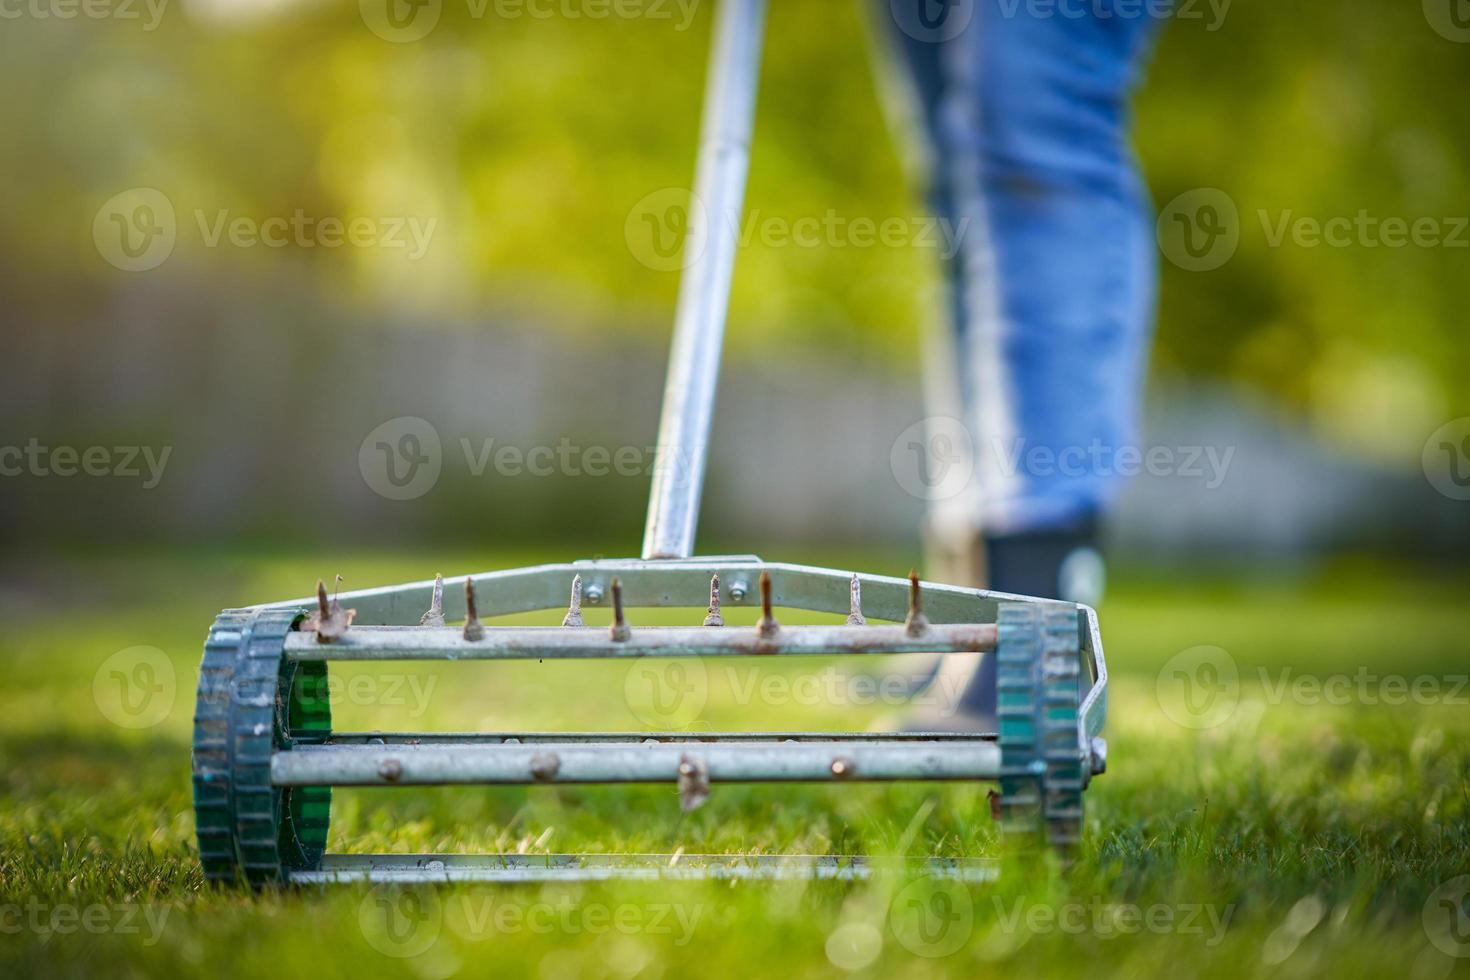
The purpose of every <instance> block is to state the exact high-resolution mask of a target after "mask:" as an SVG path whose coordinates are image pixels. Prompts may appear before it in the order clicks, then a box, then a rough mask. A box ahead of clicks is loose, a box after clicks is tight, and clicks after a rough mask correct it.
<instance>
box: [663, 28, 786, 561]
mask: <svg viewBox="0 0 1470 980" xmlns="http://www.w3.org/2000/svg"><path fill="white" fill-rule="evenodd" d="M765 8H766V4H765V0H724V2H723V3H721V4H720V6H719V8H718V10H717V12H716V18H717V19H716V21H715V27H714V43H713V47H712V49H711V52H710V69H709V78H708V80H707V81H706V83H705V92H704V103H705V109H704V120H703V125H702V131H701V133H700V146H699V162H698V164H697V166H696V168H695V175H694V199H693V200H692V201H691V202H690V207H689V221H688V229H689V232H688V235H687V237H686V238H685V239H684V248H685V255H684V260H685V263H686V264H685V267H684V272H683V277H682V278H681V280H680V282H679V304H678V308H677V312H676V313H675V317H674V341H673V346H672V348H671V349H670V351H669V373H668V377H667V379H666V380H665V382H664V402H663V415H662V417H661V418H660V420H659V426H658V453H657V456H656V458H655V460H654V471H653V488H652V490H651V492H650V495H649V501H648V523H647V524H646V525H645V527H644V531H643V557H644V558H648V559H652V558H688V557H689V556H690V555H691V554H692V553H693V551H694V529H695V525H696V523H697V522H698V520H699V497H700V493H701V492H702V491H703V489H704V469H705V456H706V453H707V450H708V443H709V431H710V421H711V419H712V418H713V416H714V405H715V387H716V384H717V383H718V380H719V371H720V347H721V344H722V343H723V341H724V334H725V315H726V312H727V311H728V309H729V305H730V279H731V276H732V275H733V274H734V271H735V250H736V247H737V246H738V244H739V232H740V215H741V209H742V207H743V204H744V200H745V176H746V172H747V171H748V170H749V168H750V132H751V126H752V124H753V122H754V120H755V95H756V83H757V81H758V80H759V75H760V59H761V40H762V37H761V35H762V30H763V27H764V22H765V12H766V10H765ZM691 251H693V252H694V254H693V255H691V254H690V252H691Z"/></svg>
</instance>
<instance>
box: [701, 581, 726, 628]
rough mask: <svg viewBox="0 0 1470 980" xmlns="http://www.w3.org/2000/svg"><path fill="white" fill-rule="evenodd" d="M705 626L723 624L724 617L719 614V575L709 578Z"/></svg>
mask: <svg viewBox="0 0 1470 980" xmlns="http://www.w3.org/2000/svg"><path fill="white" fill-rule="evenodd" d="M704 625H706V626H724V625H725V618H724V617H723V616H721V615H720V577H719V576H718V575H711V576H710V578H709V614H708V615H706V616H705V617H704Z"/></svg>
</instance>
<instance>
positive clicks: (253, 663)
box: [193, 609, 332, 885]
mask: <svg viewBox="0 0 1470 980" xmlns="http://www.w3.org/2000/svg"><path fill="white" fill-rule="evenodd" d="M300 617H301V611H299V610H274V609H272V610H226V611H225V612H223V613H221V614H220V616H219V618H218V619H216V620H215V623H214V626H213V627H211V628H210V631H209V637H208V639H207V640H206V641H205V644H204V659H203V662H202V663H201V665H200V670H199V693H198V699H197V701H196V704H195V712H194V758H193V782H194V821H195V827H196V833H197V836H198V840H199V859H200V863H201V864H202V865H203V867H204V874H205V877H206V878H208V879H209V880H210V881H219V882H238V881H245V882H248V883H249V884H251V885H264V884H268V883H272V882H279V881H282V880H284V879H285V878H286V877H287V876H288V875H289V873H290V872H292V871H295V870H307V869H312V868H315V867H317V866H318V865H320V863H321V856H322V851H323V850H324V849H325V848H326V843H327V826H328V821H329V818H330V815H331V803H332V791H331V788H330V787H326V786H321V787H317V786H311V787H296V788H282V787H276V786H272V785H271V778H270V762H271V754H272V753H273V752H275V751H276V750H278V749H284V748H289V747H291V746H292V745H293V744H296V743H298V742H309V741H317V740H320V739H322V738H325V737H326V736H327V735H328V734H329V733H330V731H331V723H332V718H331V705H330V702H329V699H328V692H327V683H326V682H327V671H326V664H324V663H298V662H296V661H291V660H287V659H286V657H285V656H284V648H285V638H286V634H287V633H289V632H291V630H292V629H293V628H294V627H295V624H296V622H297V620H299V619H300Z"/></svg>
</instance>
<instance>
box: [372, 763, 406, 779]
mask: <svg viewBox="0 0 1470 980" xmlns="http://www.w3.org/2000/svg"><path fill="white" fill-rule="evenodd" d="M378 777H379V778H380V779H383V780H385V781H387V782H390V783H396V782H398V780H400V779H402V778H403V763H401V762H399V761H398V760H397V759H384V760H383V761H382V762H380V763H378Z"/></svg>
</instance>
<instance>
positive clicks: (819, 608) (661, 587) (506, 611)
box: [255, 555, 1108, 772]
mask: <svg viewBox="0 0 1470 980" xmlns="http://www.w3.org/2000/svg"><path fill="white" fill-rule="evenodd" d="M762 573H765V574H766V575H768V576H769V577H770V582H771V601H772V604H773V605H775V606H778V607H783V608H789V609H802V610H807V611H812V612H823V613H835V614H839V615H841V614H844V613H848V612H850V611H851V605H852V590H853V583H854V581H856V583H857V584H858V587H859V589H860V594H861V597H862V611H863V614H864V615H865V616H866V617H868V618H871V619H878V620H887V621H888V622H891V623H896V622H901V621H902V620H903V619H904V618H905V616H906V615H907V611H908V604H909V592H910V588H911V585H910V582H909V580H908V579H903V578H896V577H894V576H891V575H871V574H865V573H861V572H850V571H842V570H838V569H832V568H819V567H816V566H811V565H794V564H788V563H784V562H764V561H761V560H760V559H759V558H757V557H755V556H754V555H732V556H725V557H710V558H689V559H682V560H676V561H647V560H644V559H640V558H628V559H606V560H596V561H576V562H563V563H559V564H550V565H533V566H530V567H527V568H514V569H507V570H503V571H495V572H482V573H479V574H474V575H460V576H455V577H452V578H445V579H442V580H437V582H436V580H433V579H427V580H424V581H421V582H410V583H406V584H402V585H393V586H388V587H385V588H376V589H361V590H357V591H352V592H344V593H341V594H340V595H339V596H338V597H337V598H338V601H339V602H341V603H342V604H343V605H347V606H351V607H352V608H354V609H355V610H356V611H357V615H356V618H355V620H354V626H353V629H352V631H350V632H349V633H348V634H347V635H346V636H344V637H342V638H341V639H340V640H338V641H335V642H334V643H332V644H330V645H327V644H317V643H314V642H313V641H310V640H308V639H306V638H304V637H301V636H296V637H289V638H288V639H287V641H286V650H287V655H288V656H290V657H292V658H293V659H303V660H304V659H321V660H375V659H398V660H410V659H446V660H456V659H465V658H471V657H472V658H474V659H515V658H517V657H533V658H543V657H589V656H599V657H616V656H649V655H663V656H714V655H721V654H737V653H777V654H779V653H786V654H798V653H799V654H824V653H826V654H856V653H882V652H888V653H901V652H914V651H917V652H946V651H949V650H960V651H984V650H990V649H993V647H994V642H995V641H994V637H993V633H992V631H993V626H991V625H990V624H993V623H994V622H995V621H996V616H997V611H998V609H999V605H1000V603H1002V602H1037V601H1039V600H1036V599H1032V598H1030V597H1027V596H1018V595H1012V594H1010V593H1006V592H992V591H989V590H986V589H970V588H964V587H962V586H957V585H944V584H942V583H939V582H924V583H922V588H923V595H924V615H925V617H926V618H927V619H928V621H929V623H930V629H929V631H928V632H927V633H925V634H920V635H919V636H917V637H914V636H910V635H908V634H907V633H904V634H902V635H899V633H898V631H897V630H896V629H893V628H890V627H883V626H866V627H860V628H850V629H852V632H850V633H849V632H848V631H847V629H845V628H843V627H800V626H787V627H782V629H781V633H780V634H778V637H781V638H780V639H779V641H778V642H776V641H767V643H766V644H764V645H766V646H768V647H770V649H759V647H760V646H762V645H763V644H759V643H757V642H756V640H755V639H754V638H752V636H751V632H750V631H749V630H738V629H730V628H728V627H726V628H718V627H707V628H687V629H685V628H677V629H675V628H669V629H667V630H666V629H664V628H659V627H651V628H650V627H644V628H634V629H633V630H632V634H631V636H630V638H629V640H628V641H626V642H624V643H622V644H614V643H612V642H611V641H610V640H608V639H607V638H606V634H600V633H594V632H590V631H589V632H580V631H578V632H570V633H568V632H563V631H561V630H558V629H555V628H552V627H543V628H536V627H513V628H489V629H487V630H486V631H485V639H484V640H481V641H477V642H475V643H473V644H469V643H465V642H464V641H463V640H462V639H460V638H457V637H458V633H457V632H451V631H446V632H444V633H440V634H438V635H437V638H434V639H428V638H425V637H427V636H428V634H426V633H425V631H422V630H414V631H413V632H412V633H409V632H403V631H393V630H385V631H383V632H381V633H380V632H375V631H373V630H371V629H362V628H361V627H373V626H382V627H402V626H417V625H418V624H419V620H420V618H421V616H422V614H423V611H424V610H425V609H427V608H428V607H429V605H430V604H431V603H432V602H433V601H434V594H435V588H436V584H439V583H442V593H443V612H444V616H445V618H446V619H448V620H458V619H461V618H463V617H464V615H465V604H464V585H465V583H466V582H469V583H471V585H472V587H473V589H474V591H475V594H476V597H477V600H476V601H477V605H478V607H479V613H480V614H481V615H482V616H486V617H495V616H505V615H511V614H515V613H528V612H538V611H542V610H547V609H560V608H562V607H564V606H565V605H566V603H567V594H568V590H569V587H570V583H571V582H572V581H573V579H575V578H578V577H580V579H581V590H582V592H581V595H582V599H581V601H582V603H583V604H584V605H585V606H591V607H593V608H597V607H605V606H607V605H609V604H610V602H611V594H612V582H613V579H617V580H618V581H619V585H620V587H621V590H622V595H623V603H624V605H625V606H626V607H628V608H630V609H639V608H644V609H648V608H684V609H693V608H697V607H699V606H702V605H704V604H705V603H706V602H707V600H708V598H709V587H708V582H709V580H710V578H711V577H716V576H717V577H718V578H719V580H720V582H721V583H722V588H721V594H722V598H721V601H722V602H723V604H724V605H725V606H727V607H729V606H734V607H758V606H759V604H760V600H759V596H758V594H757V592H758V583H759V581H760V578H761V575H762ZM315 603H316V599H315V598H312V597H306V598H301V599H292V600H288V601H286V602H276V603H268V604H265V605H262V606H259V607H255V608H260V609H305V608H310V607H311V606H313V605H314V604H315ZM1068 605H1073V606H1074V607H1075V608H1076V610H1077V628H1078V642H1079V647H1080V649H1081V651H1082V658H1083V664H1084V666H1085V668H1086V670H1085V676H1084V678H1083V681H1084V684H1085V685H1086V690H1085V692H1084V693H1083V698H1082V707H1081V712H1080V713H1081V725H1080V728H1079V732H1078V739H1079V743H1080V744H1081V745H1082V747H1083V749H1084V750H1085V751H1087V753H1088V754H1089V755H1090V756H1092V757H1093V759H1094V762H1093V767H1092V768H1093V771H1094V772H1101V771H1102V768H1101V766H1102V765H1103V764H1104V762H1105V759H1106V746H1105V745H1104V744H1103V743H1102V742H1101V736H1102V732H1103V727H1104V725H1105V723H1106V720H1107V710H1108V705H1107V686H1108V685H1107V682H1108V668H1107V660H1106V658H1105V657H1104V656H1103V647H1102V634H1101V632H1100V631H1099V629H1098V623H1097V613H1096V611H1095V610H1093V609H1092V608H1091V607H1090V606H1085V605H1082V604H1080V603H1076V604H1072V603H1069V604H1068ZM950 624H954V625H955V626H957V627H961V628H960V629H956V630H954V631H950V630H948V629H946V627H947V626H948V625H950ZM859 630H861V631H862V632H859ZM870 630H875V631H883V630H888V632H887V633H884V634H882V635H883V638H884V640H886V641H887V642H888V643H889V645H888V646H883V645H882V644H881V643H869V642H867V641H865V640H863V639H862V637H863V636H866V635H868V634H867V631H870ZM557 636H560V637H561V638H560V639H557V638H556V637H557ZM645 636H646V637H647V639H646V640H645V639H644V637H645ZM695 638H702V639H699V642H698V644H696V643H695V642H693V641H694V640H695ZM670 640H671V641H674V642H672V643H670V642H666V641H670ZM817 640H820V641H821V642H816V641H817ZM528 641H530V642H528ZM946 641H948V642H946ZM517 644H518V645H519V649H517V648H516V645H517ZM681 644H682V646H683V649H679V648H678V647H679V646H680V645H681ZM701 644H702V645H701ZM742 648H744V649H742ZM1094 741H1096V742H1097V743H1098V744H1093V743H1094Z"/></svg>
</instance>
